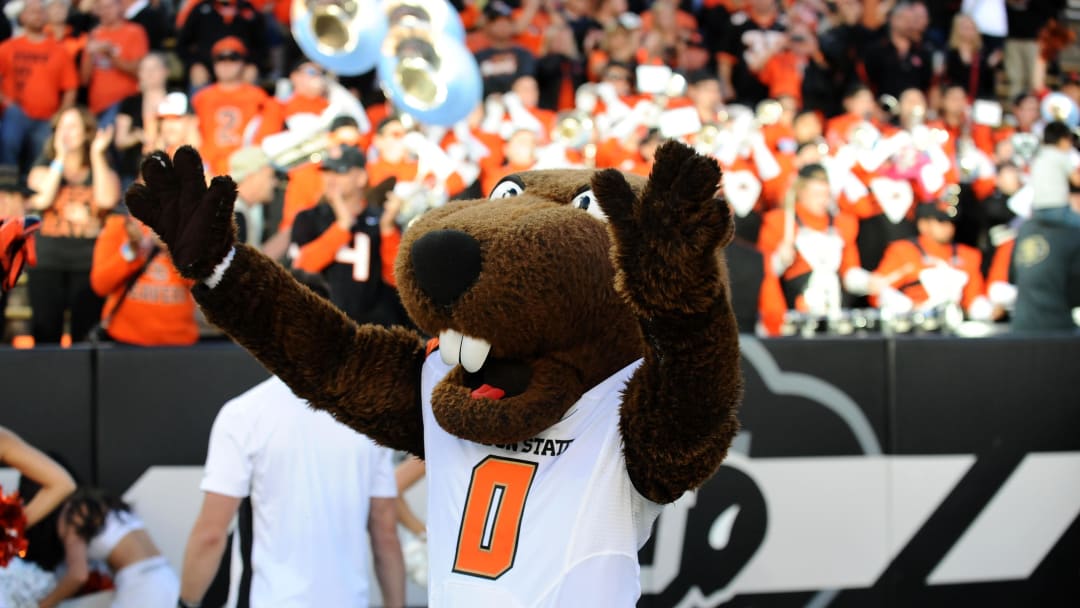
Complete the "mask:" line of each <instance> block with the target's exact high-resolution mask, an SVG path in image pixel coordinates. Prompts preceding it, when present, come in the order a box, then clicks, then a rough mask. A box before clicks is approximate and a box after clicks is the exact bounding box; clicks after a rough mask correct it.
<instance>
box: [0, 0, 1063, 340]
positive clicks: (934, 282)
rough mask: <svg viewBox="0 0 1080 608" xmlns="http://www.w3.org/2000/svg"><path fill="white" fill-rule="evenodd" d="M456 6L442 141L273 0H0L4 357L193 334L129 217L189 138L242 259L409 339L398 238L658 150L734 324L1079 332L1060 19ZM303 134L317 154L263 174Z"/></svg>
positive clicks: (883, 1)
mask: <svg viewBox="0 0 1080 608" xmlns="http://www.w3.org/2000/svg"><path fill="white" fill-rule="evenodd" d="M388 1H390V0H383V2H384V3H385V2H388ZM451 4H452V5H453V7H454V9H456V10H457V12H458V14H459V15H460V18H461V20H462V23H463V25H464V26H465V29H466V31H467V35H466V38H465V40H464V42H463V43H464V44H465V45H466V46H467V47H468V49H469V50H470V51H472V53H473V55H474V56H475V58H476V61H477V64H478V67H479V73H480V74H481V75H482V79H483V91H484V98H483V100H482V101H481V103H479V104H478V105H477V106H476V108H475V110H474V111H473V112H472V113H471V114H470V115H469V116H468V117H467V118H465V119H463V120H462V121H460V122H459V123H457V124H454V125H452V126H436V125H426V124H420V123H418V122H417V121H416V120H414V119H413V118H412V117H410V116H408V115H407V114H403V113H401V112H399V111H398V110H397V109H395V108H393V107H392V106H391V104H389V103H388V102H387V101H386V99H385V97H384V95H383V88H382V86H381V84H384V83H380V82H378V80H377V78H376V76H375V74H374V73H368V74H364V75H361V76H358V77H338V76H336V75H334V74H332V73H328V71H327V70H326V68H325V67H324V66H323V65H322V64H320V62H319V61H318V58H317V57H305V56H303V55H302V54H301V52H300V50H299V48H298V46H297V45H296V43H295V41H294V39H293V32H292V31H291V28H290V11H291V9H292V2H291V1H289V0H251V1H249V0H185V1H183V2H178V3H177V4H173V3H172V2H171V1H170V0H80V1H78V2H77V4H72V3H71V1H70V0H8V1H7V2H6V3H4V14H5V15H6V17H7V19H0V37H3V38H4V41H3V42H2V43H0V104H2V106H3V114H2V116H0V140H2V145H0V165H3V167H0V182H2V183H0V190H3V193H2V195H3V196H2V198H0V202H3V203H4V204H3V205H0V213H5V214H17V213H34V214H39V215H41V216H42V219H43V222H42V228H41V230H40V234H39V235H38V238H37V239H36V247H37V251H36V257H37V260H36V265H35V266H34V267H32V268H30V269H29V271H28V273H27V275H28V276H27V279H26V284H27V290H26V293H27V294H28V299H29V301H28V309H29V310H30V311H31V318H32V320H31V321H30V322H29V326H28V327H26V328H24V329H23V331H22V332H21V333H25V334H28V335H29V336H30V337H27V336H15V338H16V341H17V342H18V343H19V344H52V343H59V342H61V341H64V342H65V343H66V342H67V341H68V340H72V341H76V342H77V341H81V340H84V339H88V337H89V338H94V337H98V338H106V339H112V340H116V341H119V342H125V343H131V344H143V345H156V344H191V343H193V342H195V341H197V340H198V339H199V337H200V333H202V334H204V335H205V334H206V333H207V330H206V329H205V328H203V329H200V327H199V320H198V318H197V311H196V307H195V306H194V305H193V303H192V301H191V298H190V295H189V294H188V292H187V284H186V283H185V281H184V280H183V279H182V278H181V277H180V276H179V274H178V273H177V272H176V269H175V268H174V267H173V266H172V264H171V262H170V260H169V257H168V254H167V252H165V251H163V250H162V248H161V246H160V244H159V243H158V242H157V240H156V238H155V237H154V235H153V234H151V233H150V232H149V231H148V230H147V229H146V228H145V227H143V226H141V225H139V223H138V222H137V221H136V220H134V219H133V218H131V217H130V216H128V215H127V214H126V213H125V209H124V206H123V204H122V192H123V191H124V189H125V188H126V187H127V186H128V185H129V184H131V183H133V182H134V181H135V180H136V179H138V167H139V163H140V159H141V158H142V156H143V155H144V154H146V153H148V152H150V151H153V150H157V149H164V150H167V151H170V152H172V151H175V150H176V149H177V148H179V147H180V146H182V145H185V144H192V145H195V146H196V147H197V148H198V149H199V150H200V152H201V154H202V156H203V158H204V160H205V162H206V165H207V173H208V176H212V175H217V174H224V173H230V174H231V175H232V176H233V178H234V179H235V180H236V181H237V183H238V187H239V200H238V202H237V220H238V225H239V226H240V228H241V234H242V239H243V240H244V241H245V242H247V243H249V244H253V245H256V246H259V247H261V248H263V250H264V251H265V252H266V253H268V254H269V255H271V256H272V257H275V258H277V259H280V260H281V261H282V262H283V263H285V264H287V265H290V266H291V267H294V268H297V269H300V270H304V271H307V272H313V273H320V274H323V276H324V277H325V278H326V279H327V280H328V281H329V283H330V286H331V297H332V299H333V300H334V302H335V303H336V304H338V305H339V306H340V307H342V309H343V310H345V311H346V312H347V313H348V314H350V315H351V316H352V317H353V318H355V319H356V320H358V321H372V322H379V323H404V322H407V319H406V318H405V316H404V312H403V310H402V309H401V306H400V303H399V302H398V301H397V297H396V293H395V291H394V280H393V274H392V265H393V260H394V257H395V254H396V248H397V245H398V243H399V241H400V234H401V231H402V230H404V229H406V227H407V225H408V221H409V220H410V219H412V218H413V217H415V216H416V215H418V214H419V213H422V212H423V211H425V210H426V209H429V208H431V207H433V206H438V205H444V204H454V203H453V201H454V199H464V198H476V197H485V196H488V195H496V194H499V193H500V182H501V181H502V180H503V179H504V178H505V177H506V176H508V175H511V174H513V173H515V172H519V171H525V170H529V169H534V168H556V167H573V166H585V167H616V168H619V169H622V170H625V171H629V172H634V173H639V174H642V175H648V173H649V171H650V169H651V165H652V162H653V156H654V153H655V151H656V149H657V147H658V146H659V145H660V144H661V143H662V142H663V141H664V140H665V139H669V138H675V139H681V140H683V141H685V142H687V143H689V144H691V145H693V146H694V147H696V148H697V149H698V150H699V151H700V152H702V153H705V154H711V155H713V156H714V157H715V158H716V159H717V160H718V161H719V163H720V165H721V167H722V168H723V170H724V182H723V192H724V195H725V196H726V198H727V200H728V202H729V203H730V204H731V206H732V208H733V210H734V212H735V215H736V234H737V238H736V240H735V242H734V243H733V244H732V245H731V246H729V248H728V261H729V266H730V267H731V270H732V280H733V292H734V295H733V297H734V300H735V304H736V311H737V314H738V315H739V317H740V325H741V327H742V328H743V329H744V330H745V331H747V332H751V333H753V332H756V333H759V334H765V335H780V334H785V333H791V332H792V331H798V329H797V328H796V329H793V327H794V326H793V323H796V322H798V323H804V324H805V323H806V322H807V320H811V321H814V322H815V323H818V326H819V327H824V326H828V327H830V328H836V327H842V325H839V324H835V323H833V322H834V321H837V320H838V319H840V318H841V317H843V318H844V319H846V320H847V321H848V325H849V326H850V325H851V323H850V321H851V316H850V311H852V310H864V311H869V310H873V311H877V313H876V314H877V317H875V318H877V319H878V320H879V321H880V320H881V319H886V320H896V319H906V320H908V321H911V317H912V315H913V314H921V315H922V318H923V319H925V318H930V317H933V318H935V319H937V326H938V327H940V326H943V325H949V326H951V327H956V326H958V324H959V323H960V322H961V321H963V320H965V319H966V320H969V321H976V322H982V323H985V324H991V323H995V322H996V323H1002V322H1004V321H1008V320H1009V319H1010V318H1012V319H1013V320H1017V319H1020V320H1021V321H1022V322H1021V325H1022V326H1023V327H1024V328H1031V329H1049V328H1057V329H1074V328H1075V323H1074V321H1073V317H1072V310H1071V309H1072V306H1075V305H1076V304H1070V303H1072V302H1075V301H1076V299H1077V297H1078V295H1077V293H1076V292H1077V290H1078V289H1080V287H1078V286H1077V285H1076V280H1077V278H1078V277H1077V276H1076V273H1077V268H1078V267H1080V264H1077V263H1076V262H1074V261H1070V260H1073V259H1074V258H1070V257H1068V256H1071V255H1073V254H1072V253H1070V252H1071V251H1074V250H1075V249H1076V248H1075V247H1073V245H1071V243H1075V242H1076V240H1077V237H1076V230H1077V228H1076V226H1077V225H1080V222H1078V221H1077V220H1076V218H1077V217H1080V216H1077V214H1076V213H1077V212H1076V209H1078V208H1080V203H1078V202H1076V201H1075V200H1074V199H1075V197H1076V195H1075V194H1071V191H1074V190H1077V189H1078V188H1077V187H1076V185H1080V173H1077V169H1076V168H1077V167H1078V166H1080V154H1077V152H1076V150H1075V146H1074V140H1075V136H1074V134H1073V132H1072V129H1073V128H1075V127H1076V126H1077V122H1080V112H1078V110H1077V104H1078V103H1080V74H1078V73H1075V72H1070V71H1069V70H1068V67H1069V66H1067V65H1065V64H1066V62H1065V60H1064V59H1063V55H1062V50H1063V49H1067V48H1068V47H1069V46H1070V45H1072V44H1074V42H1073V40H1074V38H1075V36H1072V35H1071V31H1070V30H1068V28H1067V27H1066V24H1065V22H1061V23H1060V24H1058V25H1055V24H1054V22H1053V21H1052V20H1053V19H1054V18H1057V17H1060V16H1062V14H1063V9H1064V2H1063V1H1060V2H1059V1H1050V0H1046V1H1039V2H1036V1H1031V0H963V1H960V0H953V1H948V0H943V1H940V2H938V1H935V2H914V1H909V0H835V1H831V0H682V1H680V0H652V1H651V2H649V1H648V0H486V1H484V0H475V1H474V0H453V1H452V2H451ZM1048 96H1050V97H1049V99H1050V101H1051V102H1053V103H1052V104H1049V106H1050V107H1051V109H1052V110H1053V111H1052V112H1051V113H1050V114H1049V115H1048V114H1047V111H1046V107H1048V104H1047V103H1046V100H1047V99H1048ZM316 124H318V125H323V126H322V127H320V128H315V127H313V126H312V125H316ZM312 136H318V137H319V138H320V139H319V141H320V142H323V144H324V146H323V147H324V149H323V150H322V152H323V153H322V154H321V155H320V157H319V159H318V160H311V158H313V157H310V156H301V157H300V159H299V161H298V162H297V161H296V159H289V160H285V156H286V155H287V154H288V153H290V152H293V151H295V150H297V149H299V147H300V144H302V143H310V141H311V139H312ZM5 176H7V177H5ZM8 178H10V179H8ZM1071 184H1076V185H1071ZM11 201H14V202H11ZM1032 218H1034V219H1036V220H1039V221H1045V222H1050V225H1052V226H1053V227H1054V229H1055V230H1056V229H1057V227H1059V226H1064V227H1066V231H1065V232H1063V233H1061V234H1058V233H1054V234H1055V236H1054V237H1053V239H1058V240H1053V239H1050V240H1051V241H1053V242H1054V243H1058V245H1055V247H1054V249H1053V250H1052V253H1050V254H1048V255H1049V257H1051V258H1054V259H1056V260H1058V262H1060V263H1058V262H1055V263H1056V264H1057V266H1055V268H1057V269H1058V270H1056V272H1059V273H1064V274H1063V277H1064V278H1061V280H1060V281H1058V282H1057V283H1054V284H1052V285H1049V286H1048V284H1047V283H1046V282H1045V281H1043V279H1042V278H1038V279H1027V281H1028V282H1029V283H1034V284H1039V285H1041V287H1035V288H1032V289H1033V290H1035V291H1038V293H1040V294H1041V295H1040V298H1045V297H1049V298H1051V299H1054V298H1057V300H1060V306H1057V307H1056V308H1055V309H1054V312H1048V311H1046V310H1045V309H1044V310H1043V311H1042V312H1041V313H1040V314H1037V315H1032V314H1030V313H1027V314H1023V313H1022V314H1019V315H1017V314H1015V308H1016V307H1017V306H1018V300H1019V301H1021V302H1022V301H1023V300H1024V293H1025V290H1024V289H1022V288H1018V287H1017V285H1018V284H1022V283H1024V280H1021V279H1022V277H1021V276H1020V275H1022V274H1024V272H1025V271H1026V270H1025V269H1029V268H1031V267H1034V266H1037V265H1038V263H1040V262H1041V261H1042V260H1041V259H1036V258H1038V255H1037V254H1038V252H1032V251H1030V249H1031V247H1024V246H1020V247H1018V246H1016V245H1015V244H1016V243H1017V238H1018V234H1019V235H1021V236H1023V235H1024V234H1026V233H1025V232H1024V231H1025V230H1027V233H1030V232H1031V231H1032V230H1036V232H1038V227H1035V228H1032V222H1030V221H1028V222H1027V224H1026V228H1025V225H1024V224H1025V220H1030V219H1032ZM1039 234H1040V235H1041V234H1042V233H1039ZM1039 238H1041V239H1043V242H1048V241H1047V239H1048V238H1050V237H1046V236H1045V235H1041V236H1039ZM1070 247H1073V249H1070ZM1033 256H1034V257H1033ZM1061 256H1065V257H1061ZM1044 257H1046V256H1044ZM1069 273H1072V274H1069ZM1029 276H1030V273H1029ZM1070 277H1071V278H1070ZM1035 291H1033V292H1032V293H1034V292H1035ZM1070 298H1071V299H1070ZM1057 300H1055V301H1057ZM1077 303H1080V302H1077ZM1019 306H1020V307H1021V308H1022V307H1023V306H1024V304H1022V303H1021V304H1019ZM3 308H4V303H3V302H0V310H2V309H3ZM14 308H20V309H26V308H27V307H17V306H15V305H14V303H13V304H12V306H11V307H10V308H9V313H10V309H14ZM14 316H15V317H17V316H18V315H14ZM1050 317H1053V318H1050ZM867 318H869V316H867V317H865V318H864V317H860V319H862V321H864V322H865V321H866V319H867ZM793 319H794V320H795V321H793ZM822 320H824V321H822ZM15 321H18V319H17V318H16V319H15ZM16 324H17V323H16ZM856 325H858V324H856ZM909 325H910V323H909ZM869 326H870V325H867V327H869ZM860 327H861V325H860ZM849 329H850V327H849ZM10 333H11V332H10V331H9V334H10ZM14 333H20V332H19V331H15V332H14ZM11 338H12V336H11V335H5V340H10V339H11Z"/></svg>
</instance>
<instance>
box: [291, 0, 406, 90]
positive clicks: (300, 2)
mask: <svg viewBox="0 0 1080 608" xmlns="http://www.w3.org/2000/svg"><path fill="white" fill-rule="evenodd" d="M291 14H292V26H291V30H292V35H293V38H294V39H295V40H296V44H297V46H299V47H300V50H301V51H303V52H304V55H305V56H307V57H308V58H309V59H311V60H312V61H314V62H315V63H318V64H319V65H321V66H323V67H325V68H326V69H327V70H329V71H331V72H334V73H335V74H339V75H342V76H355V75H358V74H363V73H365V72H369V71H371V70H372V69H373V68H374V67H375V65H376V62H377V61H378V58H379V48H380V45H381V44H382V41H383V38H385V36H386V29H387V21H386V15H385V13H383V11H382V10H380V8H379V2H378V0H292V6H291Z"/></svg>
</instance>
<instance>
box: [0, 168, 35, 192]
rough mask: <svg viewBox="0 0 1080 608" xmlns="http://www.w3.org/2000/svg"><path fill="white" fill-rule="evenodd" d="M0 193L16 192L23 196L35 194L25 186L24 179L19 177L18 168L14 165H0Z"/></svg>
mask: <svg viewBox="0 0 1080 608" xmlns="http://www.w3.org/2000/svg"><path fill="white" fill-rule="evenodd" d="M0 192H18V193H19V194H21V195H23V196H34V195H35V194H37V191H36V190H32V189H30V187H28V186H27V185H26V180H25V179H23V178H21V177H19V168H18V167H17V166H15V165H0Z"/></svg>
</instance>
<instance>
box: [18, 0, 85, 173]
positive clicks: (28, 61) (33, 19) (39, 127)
mask: <svg viewBox="0 0 1080 608" xmlns="http://www.w3.org/2000/svg"><path fill="white" fill-rule="evenodd" d="M19 19H20V20H21V21H22V25H23V33H22V34H21V35H19V36H16V37H14V38H11V39H9V40H6V41H4V42H3V43H0V102H2V104H3V106H4V116H3V121H2V123H0V163H2V164H7V165H19V166H20V167H22V171H23V173H24V174H25V173H26V172H27V171H28V167H29V164H30V162H33V159H36V158H37V157H38V155H39V154H41V150H42V148H43V147H44V145H45V142H46V141H47V140H48V139H49V135H50V133H51V127H50V124H49V122H50V120H51V119H52V117H53V116H55V115H56V113H57V112H58V111H59V110H62V109H64V108H68V107H70V106H72V105H73V104H74V103H75V94H76V88H77V87H78V86H79V76H78V73H77V72H76V71H75V62H74V61H73V60H72V59H71V56H70V55H68V54H67V52H66V51H64V49H63V47H62V46H61V45H60V43H58V42H56V40H54V39H51V38H49V37H47V36H46V35H45V33H44V27H45V9H44V6H43V5H42V2H41V0H26V2H25V4H24V6H23V11H22V13H20V15H19ZM24 154H25V156H24ZM24 159H28V160H29V162H24Z"/></svg>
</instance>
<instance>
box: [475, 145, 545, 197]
mask: <svg viewBox="0 0 1080 608" xmlns="http://www.w3.org/2000/svg"><path fill="white" fill-rule="evenodd" d="M538 141H539V135H538V134H537V132H536V131H532V130H530V129H518V130H516V131H514V133H513V134H512V135H510V137H509V139H507V140H506V144H505V145H504V146H503V155H502V156H503V158H504V163H502V164H500V165H490V164H488V165H484V166H482V167H481V170H480V187H481V191H482V192H483V195H484V196H490V195H491V193H492V191H493V190H494V189H495V185H496V184H498V183H499V181H500V180H501V179H502V178H504V177H506V176H507V175H512V174H514V173H519V172H521V171H528V170H529V169H532V168H533V167H534V166H535V165H536V162H537V160H538V157H537V144H538Z"/></svg>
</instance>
